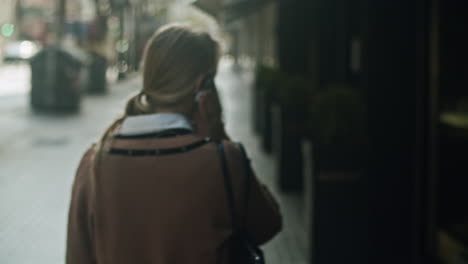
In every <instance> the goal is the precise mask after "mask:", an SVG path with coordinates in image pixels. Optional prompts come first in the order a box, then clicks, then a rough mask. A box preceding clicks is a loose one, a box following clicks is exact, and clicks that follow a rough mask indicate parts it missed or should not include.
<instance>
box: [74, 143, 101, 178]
mask: <svg viewBox="0 0 468 264" xmlns="http://www.w3.org/2000/svg"><path fill="white" fill-rule="evenodd" d="M96 148H97V145H96V144H95V143H93V144H91V146H89V147H88V148H87V149H86V150H85V152H84V154H83V155H82V157H81V160H80V163H79V165H78V168H77V170H76V175H75V182H76V183H84V182H85V181H86V179H87V178H88V177H87V176H88V175H89V173H90V170H91V168H92V163H93V159H94V153H96Z"/></svg>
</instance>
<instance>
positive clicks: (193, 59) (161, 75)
mask: <svg viewBox="0 0 468 264" xmlns="http://www.w3.org/2000/svg"><path fill="white" fill-rule="evenodd" d="M218 57H219V45H218V43H217V42H216V41H215V40H213V38H211V36H210V35H209V34H208V33H206V32H202V31H197V30H194V29H191V28H190V27H188V26H184V25H176V24H171V25H167V26H164V27H162V28H161V29H159V30H158V31H157V32H156V33H155V34H154V35H153V37H152V38H151V39H150V40H149V42H148V44H147V47H146V49H145V54H144V60H143V90H142V92H141V93H140V94H139V95H137V96H135V97H134V98H132V99H131V100H130V102H129V104H128V105H127V115H137V114H144V113H150V112H156V111H158V110H160V109H172V108H180V107H181V106H182V107H183V106H184V105H186V104H187V103H190V102H193V96H194V94H195V87H196V84H197V81H199V80H200V78H201V77H203V76H205V75H207V74H210V73H214V72H215V71H216V67H217V62H218Z"/></svg>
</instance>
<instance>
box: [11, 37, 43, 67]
mask: <svg viewBox="0 0 468 264" xmlns="http://www.w3.org/2000/svg"><path fill="white" fill-rule="evenodd" d="M39 49H40V47H39V45H38V44H36V43H35V42H33V41H29V40H21V41H15V42H10V43H7V44H6V45H5V47H4V48H3V61H5V62H8V61H25V60H29V59H30V58H31V57H33V56H34V55H35V54H36V53H37V52H38V51H39Z"/></svg>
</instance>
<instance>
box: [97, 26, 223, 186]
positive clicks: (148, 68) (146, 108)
mask: <svg viewBox="0 0 468 264" xmlns="http://www.w3.org/2000/svg"><path fill="white" fill-rule="evenodd" d="M143 58H144V60H143V89H142V90H141V91H140V92H139V93H137V94H136V95H134V96H133V97H131V98H130V99H129V100H128V102H127V105H126V107H125V113H124V115H123V116H122V117H120V118H118V119H117V120H115V121H114V122H113V123H112V124H111V125H110V126H109V128H108V129H107V130H106V131H105V132H104V134H103V136H102V137H101V139H100V140H99V142H98V143H97V144H96V145H95V154H94V161H93V176H92V180H91V185H92V186H91V187H92V188H93V189H95V188H96V186H95V185H96V179H95V178H96V175H97V172H98V167H99V166H98V165H99V162H100V159H101V156H102V152H103V148H104V145H105V144H106V141H107V139H108V138H109V135H110V134H111V133H112V132H113V131H114V130H115V129H116V128H117V127H119V125H120V123H121V122H122V121H123V120H124V119H125V118H126V117H127V116H133V115H141V114H148V113H153V112H156V111H157V109H160V108H170V107H176V106H180V105H181V104H184V103H185V102H193V96H194V90H195V83H196V80H197V79H198V78H199V77H200V76H203V75H206V74H211V73H214V72H215V71H216V68H217V62H218V58H219V44H218V42H217V41H215V40H214V39H213V38H212V37H211V36H210V35H209V34H208V33H206V32H203V31H199V30H195V29H192V28H191V27H189V26H187V25H182V24H169V25H166V26H163V27H161V28H160V29H159V30H158V31H156V32H155V34H154V35H153V36H152V37H151V38H150V40H149V41H148V44H147V46H146V48H145V52H144V56H143ZM187 99H190V101H187ZM93 192H94V191H93Z"/></svg>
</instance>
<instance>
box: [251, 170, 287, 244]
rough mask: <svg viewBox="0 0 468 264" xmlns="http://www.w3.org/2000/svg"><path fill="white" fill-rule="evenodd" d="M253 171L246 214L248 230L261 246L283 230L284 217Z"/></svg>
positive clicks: (254, 240)
mask: <svg viewBox="0 0 468 264" xmlns="http://www.w3.org/2000/svg"><path fill="white" fill-rule="evenodd" d="M249 169H250V170H251V175H252V176H251V178H250V183H249V184H250V187H249V188H250V191H249V199H248V201H247V208H246V212H245V219H246V220H245V221H246V224H245V225H246V229H247V232H248V233H249V235H250V237H251V239H252V240H253V242H255V243H256V244H258V245H261V244H263V243H265V242H268V241H269V240H270V239H272V238H273V237H274V236H275V235H276V234H277V233H279V232H280V231H281V228H282V225H283V223H282V217H281V213H280V208H279V205H278V203H277V202H276V200H275V199H274V198H273V195H271V193H270V191H269V190H268V188H267V187H266V186H265V185H264V184H262V183H260V181H259V180H258V178H257V177H256V176H255V174H254V173H253V171H252V169H251V168H249Z"/></svg>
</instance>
